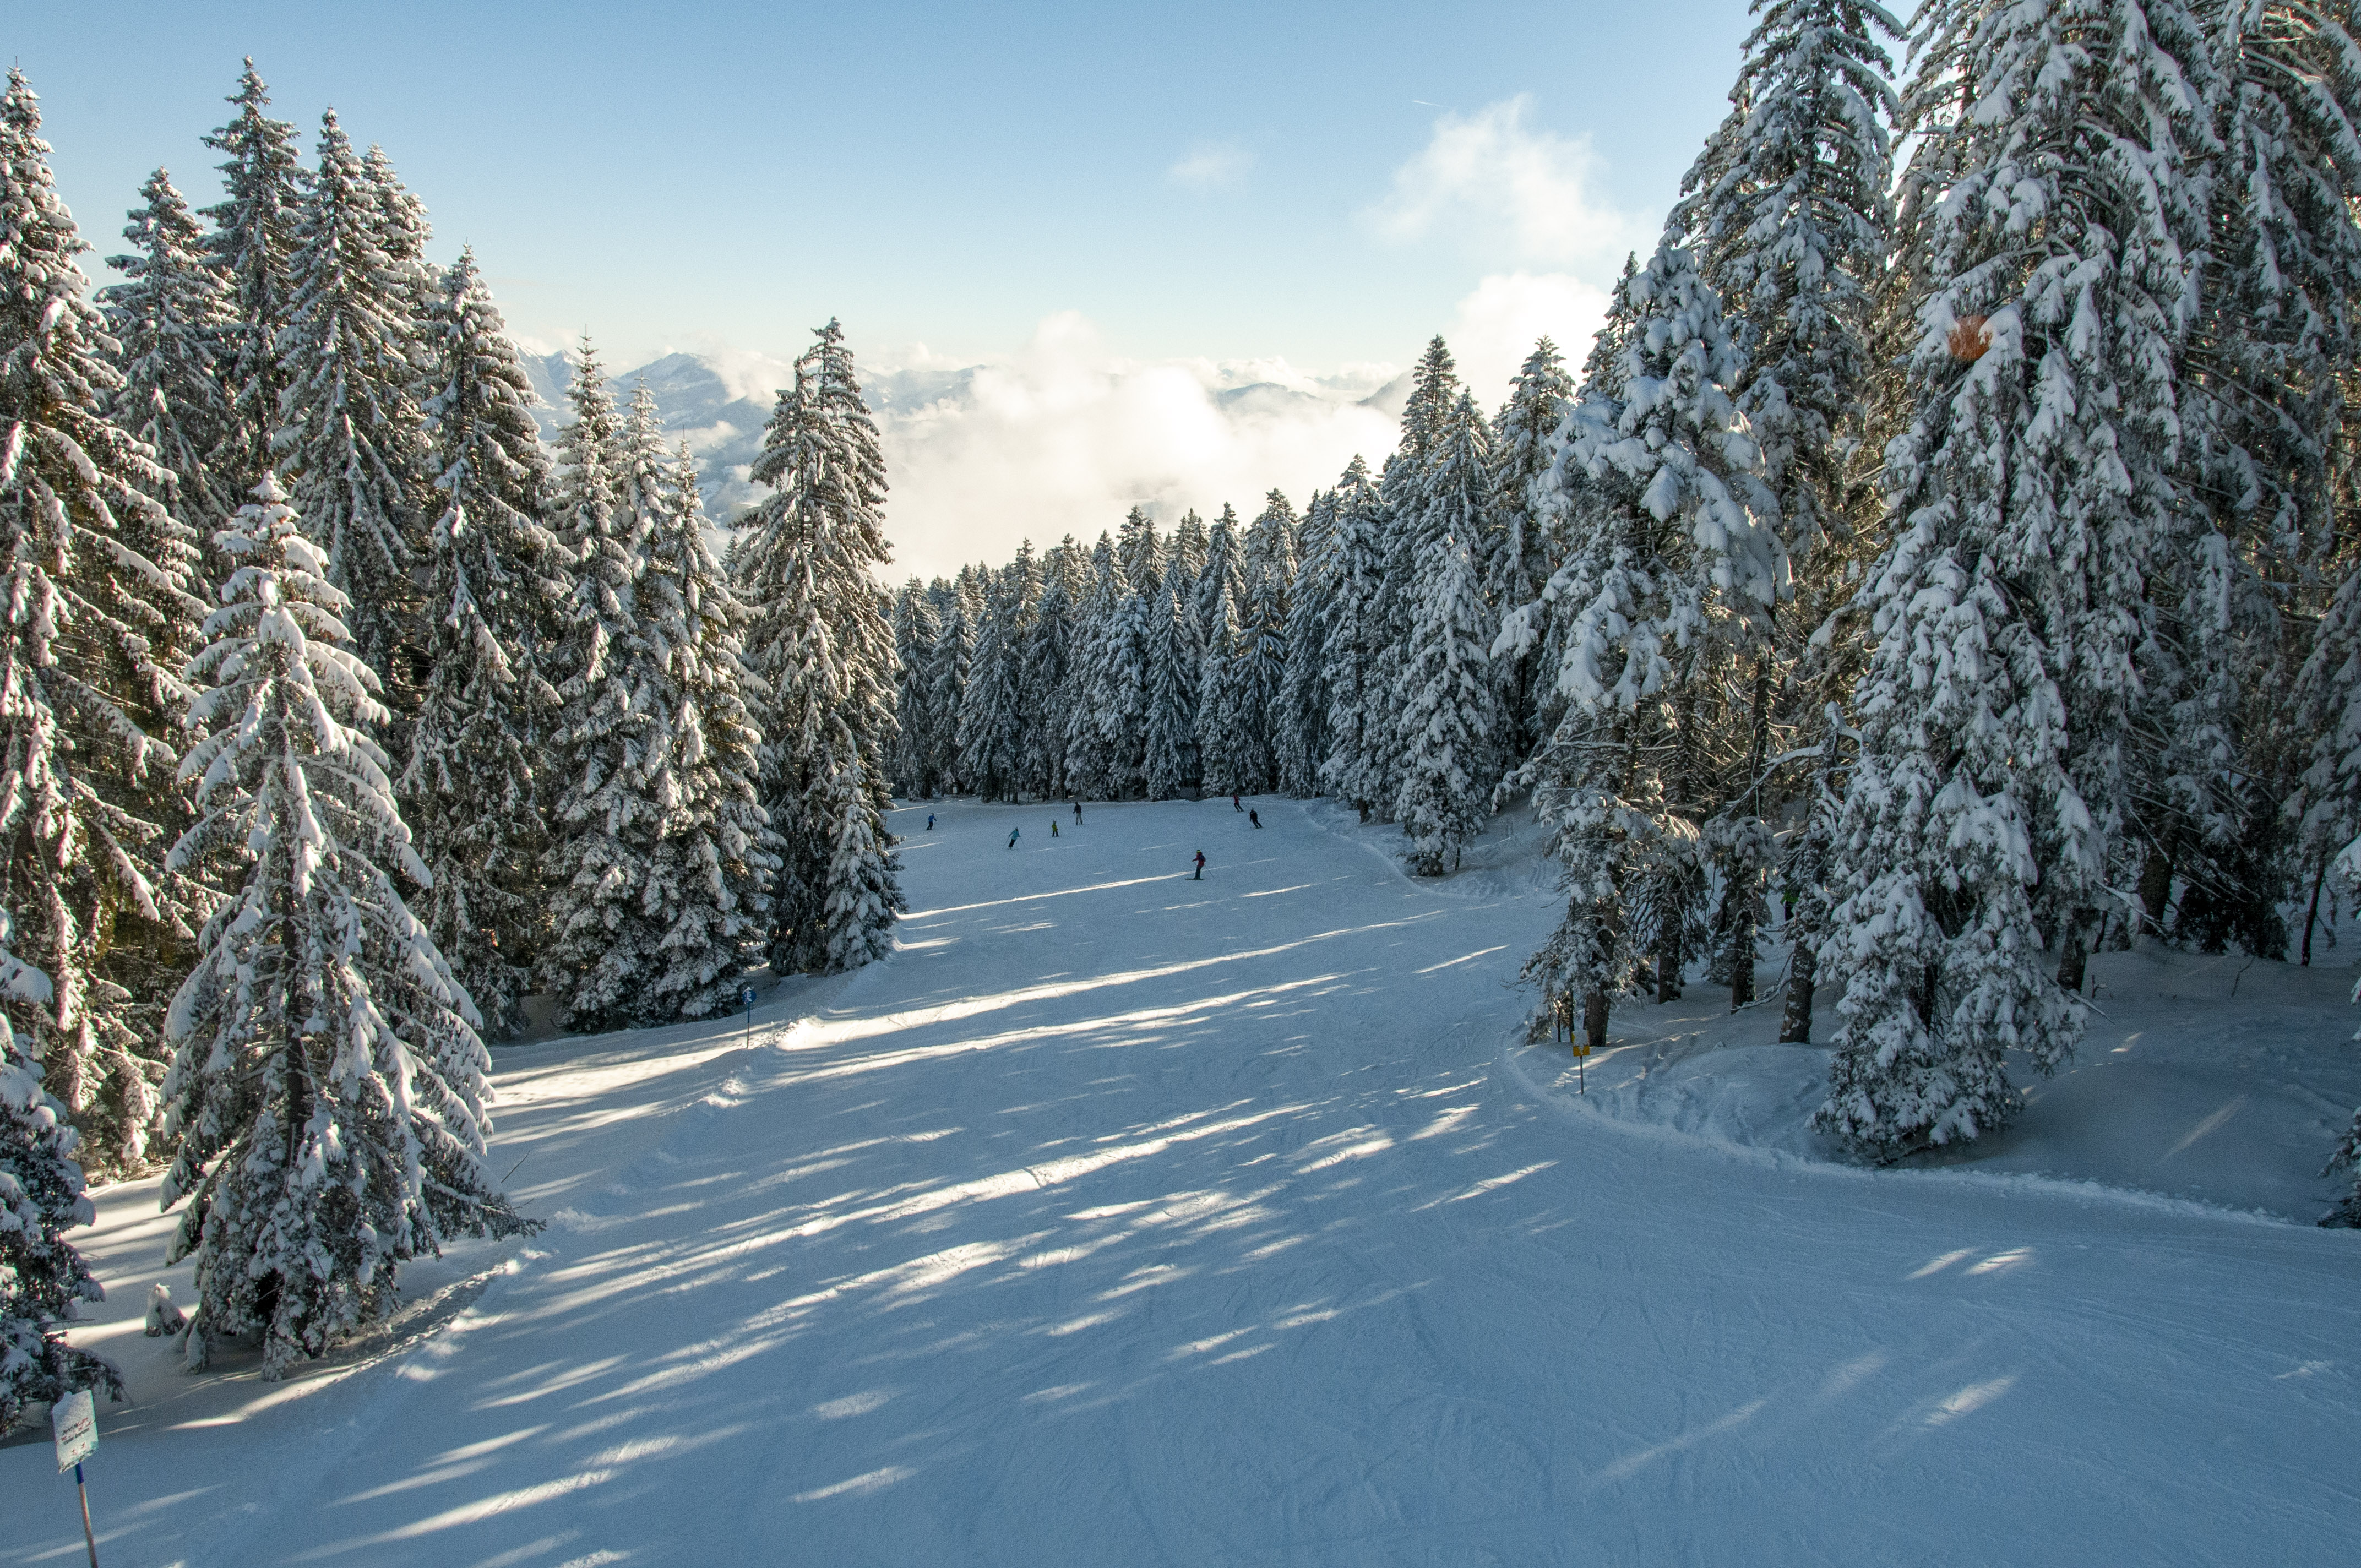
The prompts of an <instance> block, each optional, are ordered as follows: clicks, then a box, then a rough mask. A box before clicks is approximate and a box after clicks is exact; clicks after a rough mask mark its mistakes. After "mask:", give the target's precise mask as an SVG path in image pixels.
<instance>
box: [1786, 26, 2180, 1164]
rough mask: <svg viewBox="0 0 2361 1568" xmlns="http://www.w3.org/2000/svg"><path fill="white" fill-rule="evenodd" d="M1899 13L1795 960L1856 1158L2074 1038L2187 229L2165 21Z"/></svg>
mask: <svg viewBox="0 0 2361 1568" xmlns="http://www.w3.org/2000/svg"><path fill="white" fill-rule="evenodd" d="M1918 31H1919V36H1918V38H1917V40H1916V46H1915V52H1916V56H1917V58H1918V60H1919V67H1918V72H1917V76H1916V79H1915V81H1914V82H1913V84H1912V87H1911V89H1910V91H1909V93H1908V95H1907V98H1906V103H1905V125H1904V128H1905V131H1907V132H1909V133H1911V134H1913V135H1915V136H1916V137H1919V140H1918V142H1917V144H1916V153H1915V154H1914V159H1913V164H1912V171H1911V173H1910V175H1909V177H1908V178H1907V179H1906V180H1905V182H1904V187H1903V218H1902V228H1901V233H1902V247H1901V248H1902V255H1903V258H1904V264H1905V266H1906V267H1907V268H1908V269H1910V278H1911V282H1912V285H1913V289H1914V293H1915V299H1916V305H1915V314H1916V333H1917V340H1916V347H1915V349H1914V351H1913V353H1912V356H1911V358H1910V363H1909V367H1908V370H1909V381H1908V389H1907V396H1908V399H1909V404H1910V408H1909V413H1910V417H1909V421H1908V425H1907V428H1906V429H1905V432H1904V433H1903V434H1901V435H1900V436H1899V437H1898V438H1896V439H1895V440H1894V442H1893V444H1891V445H1890V446H1889V447H1888V448H1887V453H1886V463H1887V470H1888V473H1887V486H1888V488H1889V494H1890V509H1891V510H1890V513H1889V521H1888V541H1889V542H1888V543H1887V545H1886V548H1885V550H1884V553H1883V555H1882V556H1881V557H1880V558H1879V560H1878V562H1877V564H1876V565H1875V567H1874V569H1873V570H1872V573H1871V574H1870V576H1869V578H1868V581H1867V583H1866V585H1865V588H1864V596H1863V597H1864V600H1865V603H1866V605H1867V607H1868V608H1869V609H1870V612H1871V614H1872V628H1871V635H1872V650H1871V653H1870V663H1869V668H1868V671H1867V674H1865V676H1864V677H1863V680H1862V683H1861V687H1860V689H1859V691H1858V693H1857V695H1856V699H1855V708H1856V711H1857V713H1858V715H1859V719H1858V723H1859V726H1860V730H1861V741H1860V755H1859V760H1858V762H1857V765H1856V766H1855V768H1854V771H1853V774H1852V777H1851V780H1850V787H1849V789H1848V791H1847V795H1846V799H1845V805H1844V809H1843V814H1842V817H1841V820H1840V822H1839V826H1838V829H1837V834H1836V844H1835V860H1836V864H1835V867H1834V870H1833V872H1832V880H1833V883H1834V884H1835V893H1836V894H1837V896H1838V903H1837V906H1836V908H1835V909H1834V910H1833V911H1832V913H1831V916H1830V922H1831V927H1832V933H1833V936H1834V939H1833V940H1831V941H1828V942H1825V943H1824V944H1823V947H1822V950H1821V953H1820V964H1821V970H1822V976H1823V979H1824V980H1825V981H1827V983H1828V984H1829V986H1830V987H1831V989H1834V990H1836V991H1837V992H1839V995H1840V1000H1839V1002H1838V1003H1837V1014H1838V1018H1839V1025H1838V1028H1837V1031H1836V1035H1835V1038H1834V1041H1833V1042H1832V1043H1833V1044H1834V1046H1835V1058H1834V1061H1833V1063H1832V1065H1831V1069H1830V1077H1829V1085H1828V1100H1827V1102H1826V1103H1825V1104H1824V1105H1823V1106H1822V1108H1821V1110H1820V1112H1819V1113H1818V1123H1819V1125H1821V1126H1822V1127H1823V1128H1825V1129H1827V1130H1828V1131H1829V1132H1831V1133H1833V1134H1835V1135H1838V1136H1839V1137H1842V1138H1843V1139H1845V1140H1846V1141H1847V1142H1848V1143H1850V1144H1851V1145H1852V1146H1855V1147H1856V1148H1858V1149H1861V1151H1863V1152H1864V1153H1868V1154H1872V1155H1875V1156H1881V1157H1894V1156H1898V1155H1901V1154H1905V1153H1907V1152H1909V1151H1911V1150H1914V1149H1917V1148H1922V1147H1926V1146H1930V1145H1940V1144H1948V1143H1952V1142H1955V1141H1958V1140H1962V1139H1969V1138H1973V1137H1976V1136H1978V1135H1981V1134H1982V1133H1984V1132H1987V1131H1990V1130H1992V1129H1993V1128H1994V1127H1997V1126H1999V1125H2001V1124H2004V1123H2005V1122H2006V1120H2007V1119H2008V1117H2009V1116H2010V1114H2011V1113H2012V1112H2013V1111H2014V1110H2015V1107H2016V1105H2017V1103H2018V1097H2017V1094H2016V1091H2015V1089H2014V1088H2013V1087H2012V1086H2011V1084H2010V1083H2009V1080H2008V1077H2007V1074H2006V1071H2005V1069H2004V1055H2005V1053H2006V1052H2007V1051H2009V1050H2012V1049H2015V1050H2022V1051H2024V1052H2026V1055H2027V1056H2028V1058H2030V1060H2031V1061H2032V1063H2033V1065H2034V1067H2035V1068H2036V1069H2037V1070H2041V1071H2047V1070H2049V1069H2053V1068H2054V1067H2056V1066H2057V1065H2058V1064H2059V1063H2060V1062H2061V1061H2063V1060H2064V1059H2065V1058H2066V1057H2067V1056H2068V1055H2069V1053H2070V1051H2071V1050H2072V1048H2073V1046H2074V1043H2075V1040H2076V1038H2077V1036H2079V1034H2080V1032H2081V1009H2080V1007H2079V1005H2078V1003H2076V1001H2075V997H2074V993H2075V992H2078V991H2079V990H2080V989H2081V983H2082V969H2083V962H2084V959H2085V956H2086V955H2087V953H2088V951H2089V948H2090V944H2091V941H2092V938H2093V937H2094V936H2095V933H2096V928H2097V927H2098V924H2099V921H2100V918H2101V916H2103V914H2105V913H2106V912H2107V911H2108V910H2109V908H2110V907H2111V906H2112V905H2114V894H2112V893H2111V892H2110V889H2111V888H2112V887H2114V886H2116V885H2119V883H2118V881H2117V880H2116V878H2115V877H2114V865H2113V863H2112V862H2113V861H2114V859H2115V855H2116V851H2117V849H2118V842H2117V839H2118V835H2119V833H2120V832H2121V830H2122V827H2123V811H2124V805H2125V783H2126V764H2127V762H2128V761H2129V759H2130V756H2131V753H2132V751H2133V748H2134V746H2135V735H2134V733H2133V729H2132V721H2133V716H2134V711H2135V707H2136V701H2137V699H2138V697H2139V694H2140V689H2141V683H2140V679H2139V674H2138V671H2137V669H2136V659H2137V657H2138V656H2139V652H2140V650H2141V647H2142V644H2143V641H2144V639H2145V638H2146V636H2147V629H2148V628H2149V626H2150V625H2151V617H2150V613H2149V605H2148V598H2147V592H2148V586H2149V575H2150V573H2151V570H2152V569H2153V568H2154V567H2156V566H2157V565H2158V564H2159V563H2158V552H2159V551H2160V549H2161V548H2162V547H2164V546H2165V545H2166V544H2167V543H2168V542H2169V541H2170V540H2171V539H2172V538H2173V537H2174V533H2175V525H2174V516H2175V513H2176V511H2177V510H2178V508H2179V506H2180V493H2179V488H2178V486H2177V484H2176V481H2175V474H2176V469H2177V466H2178V465H2179V464H2180V450H2179V442H2180V407H2179V403H2180V394H2179V386H2178V366H2179V362H2180V347H2181V343H2182V340H2183V337H2184V335H2185V332H2186V327H2187V323H2189V321H2190V320H2191V315H2192V312H2193V308H2194V305H2195V302H2196V291H2195V283H2196V278H2195V272H2194V269H2195V267H2196V260H2197V258H2198V256H2199V255H2200V254H2201V253H2202V250H2203V247H2204V246H2205V244H2206V218H2207V214H2206V208H2205V203H2204V202H2203V200H2202V192H2201V190H2200V189H2199V185H2198V182H2197V181H2194V180H2193V179H2192V177H2191V165H2190V160H2189V157H2188V145H2187V143H2188V142H2189V140H2190V138H2197V139H2200V140H2202V137H2203V135H2204V132H2205V127H2204V125H2203V123H2202V118H2201V117H2200V113H2199V111H2200V108H2201V104H2202V98H2203V95H2204V93H2205V92H2206V91H2207V88H2206V84H2205V63H2206V62H2205V58H2204V55H2203V48H2202V27H2201V26H2200V24H2199V22H2198V21H2197V19H2196V17H2195V16H2193V15H2192V14H2191V13H2190V12H2189V11H2187V10H2184V9H2182V8H2181V7H2180V6H2178V5H2164V6H2156V5H2147V6H2134V5H2126V4H2119V3H2116V0H2055V3H2046V4H2038V5H2018V6H2013V7H2006V8H1993V7H1988V6H1984V5H1972V4H1967V3H1965V0H1960V3H1958V4H1952V3H1944V4H1938V5H1930V6H1928V7H1927V9H1926V10H1925V11H1924V12H1922V13H1921V15H1920V17H1919V21H1918ZM2046 936H2047V937H2048V938H2054V947H2053V945H2052V943H2051V942H2050V941H2046V940H2045V937H2046ZM2045 948H2049V949H2050V950H2048V951H2045V950H2044V949H2045Z"/></svg>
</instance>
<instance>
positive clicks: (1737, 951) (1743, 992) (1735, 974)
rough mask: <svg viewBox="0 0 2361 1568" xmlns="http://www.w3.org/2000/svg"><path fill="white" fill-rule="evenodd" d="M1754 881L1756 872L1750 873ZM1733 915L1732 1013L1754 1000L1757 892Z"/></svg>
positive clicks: (1731, 946)
mask: <svg viewBox="0 0 2361 1568" xmlns="http://www.w3.org/2000/svg"><path fill="white" fill-rule="evenodd" d="M1747 874H1748V876H1749V877H1750V878H1751V877H1752V875H1753V873H1752V872H1749V873H1747ZM1745 893H1746V896H1745V897H1744V899H1743V900H1742V901H1741V902H1740V904H1739V905H1738V906H1737V907H1736V908H1734V909H1732V910H1731V911H1730V1011H1731V1012H1732V1013H1735V1012H1737V1011H1738V1010H1739V1009H1740V1008H1741V1007H1743V1006H1745V1005H1746V1004H1747V1003H1750V1002H1752V1001H1753V1000H1754V890H1753V889H1752V888H1748V889H1746V890H1745Z"/></svg>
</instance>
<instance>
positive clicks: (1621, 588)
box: [1526, 247, 1786, 1043]
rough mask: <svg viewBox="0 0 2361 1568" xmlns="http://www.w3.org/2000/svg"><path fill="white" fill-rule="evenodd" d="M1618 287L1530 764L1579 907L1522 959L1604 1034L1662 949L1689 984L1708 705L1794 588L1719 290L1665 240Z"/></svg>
mask: <svg viewBox="0 0 2361 1568" xmlns="http://www.w3.org/2000/svg"><path fill="white" fill-rule="evenodd" d="M1624 302H1625V303H1626V304H1627V305H1628V307H1629V310H1630V314H1631V321H1632V322H1633V323H1634V326H1635V328H1636V330H1634V331H1633V332H1632V333H1631V334H1630V335H1629V338H1628V340H1627V341H1626V342H1625V345H1624V347H1623V351H1622V352H1623V362H1622V364H1621V366H1620V369H1619V370H1618V371H1617V372H1616V373H1615V374H1614V378H1613V383H1614V384H1615V385H1617V386H1619V387H1620V396H1610V395H1592V396H1590V397H1587V398H1586V399H1585V400H1584V401H1583V402H1581V403H1580V404H1578V405H1577V406H1576V408H1575V409H1574V410H1573V411H1572V412H1571V413H1570V414H1569V415H1568V417H1567V421H1566V428H1565V446H1564V451H1563V455H1561V457H1560V458H1559V463H1558V471H1557V474H1556V475H1555V477H1554V479H1553V481H1552V483H1551V485H1550V486H1549V488H1548V492H1547V496H1546V498H1545V499H1548V501H1549V503H1550V504H1551V505H1553V506H1570V507H1575V508H1578V509H1580V510H1579V512H1578V514H1577V520H1576V522H1575V523H1574V524H1573V525H1572V526H1571V527H1570V528H1569V530H1568V532H1569V536H1570V537H1572V538H1574V539H1576V541H1578V543H1576V546H1575V549H1574V553H1573V554H1572V555H1571V556H1569V558H1568V559H1567V560H1566V562H1565V565H1562V566H1561V567H1560V568H1559V569H1558V571H1557V573H1556V574H1555V576H1554V578H1553V580H1552V583H1551V585H1550V587H1549V589H1548V595H1549V597H1550V598H1552V599H1554V601H1556V602H1559V603H1562V604H1565V605H1567V606H1570V607H1575V611H1574V615H1573V621H1572V627H1571V630H1570V631H1569V634H1568V636H1567V639H1566V642H1565V656H1564V663H1563V664H1562V665H1561V667H1560V669H1559V671H1558V674H1557V681H1558V685H1559V686H1560V688H1561V689H1562V691H1563V692H1564V695H1565V699H1566V712H1565V717H1564V718H1561V719H1560V721H1559V723H1558V726H1557V728H1556V729H1555V730H1554V732H1553V734H1552V736H1551V738H1550V740H1548V741H1547V742H1546V743H1545V745H1544V748H1543V753H1542V755H1541V756H1540V757H1539V758H1538V759H1537V760H1536V767H1535V770H1534V771H1535V783H1536V803H1537V804H1538V805H1539V806H1541V807H1542V809H1543V812H1544V814H1545V816H1546V817H1547V819H1548V820H1549V821H1550V823H1551V826H1552V828H1553V831H1554V841H1555V845H1556V849H1557V853H1558V855H1559V857H1560V858H1561V860H1562V861H1563V862H1564V864H1565V883H1566V889H1567V910H1566V916H1565V920H1564V921H1563V922H1562V923H1561V925H1560V927H1559V928H1558V930H1557V931H1556V933H1555V934H1554V935H1553V937H1552V938H1550V941H1549V942H1548V943H1547V944H1546V945H1544V947H1543V949H1542V950H1541V951H1540V952H1539V953H1537V954H1535V955H1534V957H1533V959H1532V961H1531V962H1530V963H1529V964H1528V966H1527V970H1526V972H1527V975H1528V976H1529V978H1532V979H1535V980H1538V981H1541V982H1542V984H1543V988H1544V990H1545V992H1547V993H1548V994H1549V995H1550V996H1552V997H1553V998H1555V997H1571V998H1576V999H1579V1000H1580V1002H1581V1003H1582V1006H1583V1011H1584V1014H1585V1019H1586V1027H1587V1029H1588V1030H1589V1032H1590V1034H1591V1036H1592V1039H1593V1041H1594V1043H1596V1042H1598V1041H1599V1040H1600V1039H1602V1038H1603V1033H1604V1030H1605V1028H1606V1019H1607V1009H1608V1007H1609V1003H1611V1001H1612V999H1613V998H1614V997H1615V996H1616V995H1618V994H1619V993H1621V992H1628V991H1631V990H1634V989H1636V988H1637V987H1638V986H1639V984H1640V982H1641V980H1642V974H1643V972H1644V971H1643V966H1644V965H1645V964H1646V963H1647V961H1648V960H1649V959H1653V967H1654V970H1655V978H1656V984H1657V994H1658V996H1659V997H1660V998H1661V999H1664V1000H1669V999H1671V998H1672V997H1673V996H1676V995H1677V994H1678V993H1679V987H1680V984H1681V977H1682V974H1683V971H1684V970H1685V968H1686V963H1687V961H1688V959H1689V958H1690V957H1691V956H1692V955H1693V954H1694V953H1695V951H1696V948H1697V945H1698V942H1699V940H1700V938H1701V936H1702V914H1703V910H1702V904H1703V900H1704V897H1705V894H1706V891H1707V879H1706V875H1705V864H1704V860H1703V857H1702V847H1701V845H1700V842H1699V835H1698V827H1699V822H1700V819H1701V818H1702V817H1704V816H1705V815H1706V814H1707V811H1706V806H1705V804H1704V801H1703V799H1702V798H1701V797H1702V796H1703V795H1705V794H1706V793H1707V785H1706V782H1705V780H1704V778H1703V777H1702V773H1703V771H1704V770H1703V767H1702V762H1703V759H1702V757H1701V755H1700V751H1701V738H1700V735H1699V730H1700V729H1701V728H1702V725H1703V720H1704V718H1705V714H1704V712H1703V711H1702V710H1703V709H1704V708H1705V707H1707V706H1708V704H1709V703H1710V701H1711V697H1712V694H1713V692H1714V691H1715V690H1716V689H1717V687H1718V686H1719V685H1720V684H1721V680H1722V677H1724V676H1725V674H1726V672H1727V671H1728V670H1729V669H1730V667H1731V666H1732V665H1733V664H1737V663H1740V662H1741V655H1742V652H1743V651H1744V650H1746V649H1747V648H1748V647H1749V646H1750V644H1751V643H1752V641H1754V640H1756V639H1759V637H1760V636H1761V635H1762V634H1763V630H1764V629H1765V626H1766V623H1767V620H1768V617H1769V612H1770V611H1771V609H1772V608H1773V606H1774V605H1775V604H1776V603H1777V602H1778V601H1779V598H1781V596H1782V595H1783V594H1784V591H1785V589H1786V561H1785V554H1784V550H1783V549H1782V547H1781V544H1780V541H1779V538H1778V535H1777V532H1776V530H1775V527H1774V523H1773V519H1774V516H1775V514H1774V512H1773V507H1772V502H1771V499H1770V495H1769V492H1768V490H1767V488H1765V487H1764V485H1763V482H1762V477H1761V470H1762V458H1761V455H1760V453H1759V451H1758V450H1757V449H1756V447H1755V445H1754V444H1753V441H1752V438H1751V437H1750V436H1749V435H1748V433H1747V431H1746V423H1745V420H1744V417H1743V416H1742V415H1741V414H1740V412H1739V411H1738V409H1737V407H1736V404H1735V402H1734V400H1733V399H1732V396H1731V387H1732V384H1733V383H1734V382H1735V381H1736V380H1737V379H1738V377H1739V373H1740V368H1741V359H1740V356H1739V355H1738V352H1737V349H1736V347H1735V345H1732V344H1731V342H1730V336H1729V334H1728V332H1727V330H1726V328H1725V326H1724V323H1723V321H1722V317H1721V312H1720V302H1719V298H1718V297H1717V296H1716V295H1715V293H1714V291H1713V290H1712V288H1711V287H1710V286H1709V285H1708V284H1707V283H1706V282H1705V280H1703V279H1702V278H1700V277H1699V276H1698V275H1697V269H1696V266H1695V263H1694V259H1693V258H1691V256H1690V255H1689V253H1687V252H1686V251H1683V250H1679V249H1676V248H1674V247H1661V248H1659V249H1658V251H1657V252H1656V254H1655V256H1654V257H1653V258H1652V259H1651V260H1650V262H1649V264H1648V266H1647V267H1646V268H1645V269H1642V270H1640V271H1638V272H1636V273H1634V274H1633V275H1632V276H1631V278H1629V279H1628V280H1626V282H1625V285H1624ZM1575 470H1578V471H1579V475H1580V482H1578V483H1576V482H1569V481H1570V480H1571V479H1572V478H1573V474H1572V473H1571V472H1570V471H1575Z"/></svg>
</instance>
